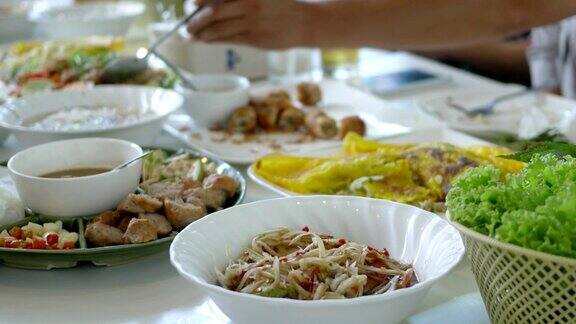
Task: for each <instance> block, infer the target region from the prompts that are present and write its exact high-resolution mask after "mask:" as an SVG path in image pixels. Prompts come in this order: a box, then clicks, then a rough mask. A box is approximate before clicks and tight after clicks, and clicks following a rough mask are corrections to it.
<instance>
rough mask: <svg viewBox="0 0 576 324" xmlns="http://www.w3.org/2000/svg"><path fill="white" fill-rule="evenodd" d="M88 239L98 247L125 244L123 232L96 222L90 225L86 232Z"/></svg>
mask: <svg viewBox="0 0 576 324" xmlns="http://www.w3.org/2000/svg"><path fill="white" fill-rule="evenodd" d="M84 236H86V239H87V240H88V241H89V242H90V243H92V244H94V245H96V246H107V245H118V244H122V243H124V240H123V239H122V231H121V230H119V229H118V228H116V227H114V226H110V225H107V224H104V223H100V222H96V223H90V224H88V226H87V227H86V230H85V231H84Z"/></svg>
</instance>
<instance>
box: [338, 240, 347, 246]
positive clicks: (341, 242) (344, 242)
mask: <svg viewBox="0 0 576 324" xmlns="http://www.w3.org/2000/svg"><path fill="white" fill-rule="evenodd" d="M338 243H340V245H344V244H346V240H345V239H339V240H338Z"/></svg>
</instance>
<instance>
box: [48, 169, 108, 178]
mask: <svg viewBox="0 0 576 324" xmlns="http://www.w3.org/2000/svg"><path fill="white" fill-rule="evenodd" d="M110 170H112V169H111V168H78V169H67V170H62V171H55V172H50V173H46V174H43V175H41V176H40V178H54V179H61V178H79V177H87V176H91V175H96V174H100V173H104V172H108V171H110Z"/></svg>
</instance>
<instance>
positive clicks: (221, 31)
mask: <svg viewBox="0 0 576 324" xmlns="http://www.w3.org/2000/svg"><path fill="white" fill-rule="evenodd" d="M248 26H249V24H248V23H247V21H246V20H245V19H229V20H224V21H220V22H216V23H214V24H211V25H210V26H208V27H206V28H204V29H203V30H201V31H200V32H199V33H198V34H197V35H196V38H197V39H199V40H201V41H204V42H214V41H222V40H223V39H229V38H232V37H234V36H236V35H243V34H246V33H248V31H249V28H248Z"/></svg>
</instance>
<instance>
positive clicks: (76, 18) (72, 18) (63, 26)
mask: <svg viewBox="0 0 576 324" xmlns="http://www.w3.org/2000/svg"><path fill="white" fill-rule="evenodd" d="M145 9H146V6H145V5H144V4H143V3H139V2H135V1H119V2H116V3H110V2H108V3H89V4H78V5H74V6H70V7H65V8H50V9H47V10H45V11H41V12H39V13H38V14H35V15H32V20H33V21H34V22H36V24H37V29H38V31H39V33H40V36H44V37H47V38H50V39H58V38H77V37H84V36H93V35H109V36H124V35H126V33H127V31H128V29H129V28H130V25H131V24H132V22H134V20H135V19H136V18H137V17H138V16H140V15H141V14H142V13H143V12H144V10H145Z"/></svg>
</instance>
